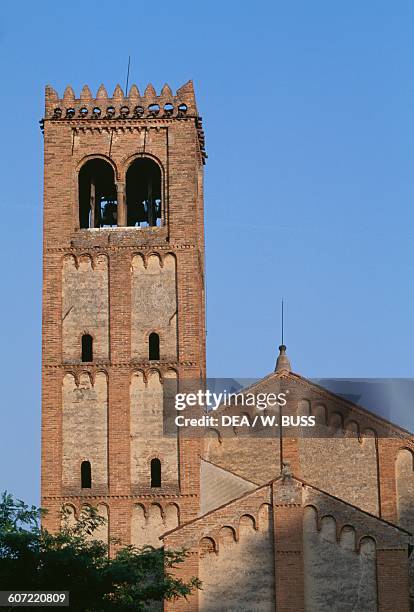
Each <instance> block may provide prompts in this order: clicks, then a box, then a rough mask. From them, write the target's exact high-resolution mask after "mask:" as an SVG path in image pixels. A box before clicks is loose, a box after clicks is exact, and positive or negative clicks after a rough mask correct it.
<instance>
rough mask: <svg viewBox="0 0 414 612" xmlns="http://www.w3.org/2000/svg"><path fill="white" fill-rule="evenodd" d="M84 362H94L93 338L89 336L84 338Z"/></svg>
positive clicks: (86, 335)
mask: <svg viewBox="0 0 414 612" xmlns="http://www.w3.org/2000/svg"><path fill="white" fill-rule="evenodd" d="M82 361H93V338H92V336H90V335H89V334H84V335H83V336H82Z"/></svg>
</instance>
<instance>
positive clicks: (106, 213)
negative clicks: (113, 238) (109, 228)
mask: <svg viewBox="0 0 414 612" xmlns="http://www.w3.org/2000/svg"><path fill="white" fill-rule="evenodd" d="M117 216H118V215H117V209H116V204H115V202H107V203H106V204H105V206H104V209H103V215H102V225H116V224H117Z"/></svg>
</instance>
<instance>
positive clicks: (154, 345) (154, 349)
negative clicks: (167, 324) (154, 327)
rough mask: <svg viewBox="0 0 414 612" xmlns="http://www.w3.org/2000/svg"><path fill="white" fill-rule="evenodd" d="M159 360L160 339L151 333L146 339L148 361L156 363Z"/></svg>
mask: <svg viewBox="0 0 414 612" xmlns="http://www.w3.org/2000/svg"><path fill="white" fill-rule="evenodd" d="M159 358H160V337H159V335H158V334H156V333H155V332H153V333H152V334H150V335H149V338H148V359H149V360H150V361H158V359H159Z"/></svg>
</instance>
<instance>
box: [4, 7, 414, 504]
mask: <svg viewBox="0 0 414 612" xmlns="http://www.w3.org/2000/svg"><path fill="white" fill-rule="evenodd" d="M413 21H414V5H413V4H412V2H408V1H399V0H396V1H395V2H393V3H390V2H384V1H382V0H375V1H374V0H366V1H365V2H357V1H356V0H351V1H350V2H347V3H338V2H336V3H333V2H329V1H328V0H325V1H321V0H313V1H312V2H309V1H306V0H302V1H300V2H299V1H292V2H279V1H275V0H273V1H262V0H256V2H254V3H251V2H241V1H240V0H239V1H238V2H236V1H233V0H230V1H227V2H217V1H215V0H210V2H203V3H201V2H198V3H188V2H175V3H171V2H165V1H163V0H159V1H158V2H140V3H138V2H132V1H130V0H123V2H122V3H118V2H114V1H111V2H108V1H106V0H101V1H100V2H95V1H94V0H89V1H88V2H78V1H76V0H73V1H71V2H69V3H68V2H63V3H57V2H53V3H52V2H41V1H37V2H35V3H34V2H28V1H22V2H20V3H16V2H4V3H2V14H1V16H0V62H1V75H2V79H1V84H0V89H1V96H0V100H1V109H2V127H1V144H2V146H1V148H0V156H1V167H2V170H3V172H2V177H3V179H2V189H1V191H0V211H1V212H0V214H1V219H2V232H1V242H0V249H1V254H2V262H3V266H2V282H1V290H2V300H1V301H0V316H1V321H2V349H3V350H2V351H1V354H0V365H1V372H2V410H1V415H0V417H1V421H0V465H1V466H2V467H1V473H0V475H1V478H0V488H5V487H7V488H8V489H9V490H12V491H14V492H15V493H16V494H18V495H20V496H22V497H25V498H26V499H28V500H30V501H37V499H38V478H39V461H38V457H39V427H40V312H41V224H42V213H41V209H42V136H41V132H40V130H39V127H38V120H39V119H40V118H41V116H42V108H43V88H44V85H45V84H46V83H48V82H50V83H51V84H52V85H53V86H54V87H55V88H56V89H57V90H58V91H59V92H60V93H62V92H63V89H64V87H65V86H66V85H67V84H68V83H70V84H71V85H72V86H73V87H74V89H75V91H76V92H79V91H80V89H81V87H82V86H83V84H84V83H87V84H88V85H89V86H90V87H91V89H92V90H95V91H96V89H97V88H98V86H99V84H100V83H101V82H104V83H105V85H106V86H107V88H108V90H111V89H112V88H114V87H115V85H116V83H117V82H118V81H119V82H120V83H121V85H123V84H124V82H125V73H126V65H127V59H128V55H129V54H131V57H132V59H131V79H130V82H134V81H135V82H136V83H137V85H138V87H139V88H140V89H141V90H142V89H143V88H144V87H145V85H146V84H147V83H148V82H149V81H151V82H152V83H153V84H154V86H155V88H156V89H157V90H159V89H160V88H161V87H162V85H163V84H164V82H166V81H167V82H168V83H169V84H170V85H171V87H172V88H173V89H176V88H177V87H179V86H180V85H182V84H183V83H184V82H186V81H187V80H188V79H189V78H192V79H193V80H194V82H195V87H196V93H197V98H198V106H199V109H200V111H201V113H202V115H203V118H204V125H205V130H206V142H207V151H208V154H209V159H208V164H207V166H206V181H205V207H206V247H207V252H206V260H207V313H208V366H209V375H210V376H221V377H223V376H239V377H256V376H258V377H259V376H262V375H264V374H266V373H268V372H269V371H271V370H272V369H273V367H274V361H275V358H276V354H277V346H278V344H279V341H280V332H279V328H280V324H279V320H280V300H281V298H282V296H284V298H285V302H286V307H285V321H286V326H285V340H286V343H287V345H288V353H289V356H290V358H291V362H292V365H293V368H294V370H295V371H297V372H299V373H301V374H303V375H305V376H308V377H320V378H327V377H331V376H333V377H371V376H375V377H383V376H384V377H410V376H412V362H413V361H412V345H413V316H412V314H413V301H414V290H413V279H414V241H413V233H414V231H413V227H414V184H413V160H414V157H413V152H412V148H413V136H414V129H413V125H414V121H413V119H414V117H413V115H414V80H413V70H412V57H413V50H414V42H413V37H412V31H413V25H414V24H413Z"/></svg>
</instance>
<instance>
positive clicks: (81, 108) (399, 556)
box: [42, 82, 414, 612]
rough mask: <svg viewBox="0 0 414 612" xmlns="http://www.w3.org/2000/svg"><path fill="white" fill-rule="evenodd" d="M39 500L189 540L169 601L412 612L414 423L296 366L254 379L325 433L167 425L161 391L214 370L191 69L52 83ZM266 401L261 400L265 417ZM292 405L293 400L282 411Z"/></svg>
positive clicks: (139, 541)
mask: <svg viewBox="0 0 414 612" xmlns="http://www.w3.org/2000/svg"><path fill="white" fill-rule="evenodd" d="M42 129H43V130H44V142H45V177H44V186H45V188H44V246H43V278H44V280H43V336H42V337H43V358H42V380H43V382H42V507H44V508H46V509H47V510H48V513H47V515H46V517H45V519H44V524H45V526H46V527H47V528H49V529H52V530H56V529H58V528H59V526H60V524H61V520H62V516H61V511H62V509H65V511H66V513H67V515H69V516H70V517H72V519H73V520H76V517H77V516H78V515H79V513H80V512H81V511H82V508H83V507H84V506H85V505H92V506H94V507H97V508H98V510H99V512H100V513H101V514H102V515H103V516H105V517H106V518H107V519H108V520H107V523H106V525H105V527H103V528H101V529H100V533H99V537H101V538H103V539H104V540H106V541H108V542H110V548H111V550H112V551H113V550H114V549H115V547H116V546H117V544H114V543H113V539H114V538H115V539H116V540H118V541H119V542H120V543H121V544H129V543H132V544H134V545H136V546H142V545H144V544H152V545H154V546H160V545H164V546H165V547H170V548H172V549H176V548H181V547H185V548H187V549H188V551H189V555H188V557H187V559H186V561H185V562H184V564H182V566H181V567H180V568H177V570H176V571H177V573H179V574H180V575H183V576H185V577H191V576H199V577H200V579H201V580H202V583H203V588H202V589H201V590H199V591H197V592H195V593H194V594H193V595H192V596H191V597H190V598H189V599H188V600H180V601H175V602H168V603H166V604H165V609H166V610H170V611H174V612H175V611H180V610H188V611H200V612H214V611H222V610H223V611H225V610H228V611H238V612H239V611H244V612H253V611H260V612H261V611H263V612H264V611H266V612H267V611H268V610H269V611H270V610H278V611H283V612H288V611H292V612H299V611H301V610H307V611H310V612H324V611H328V610H329V611H331V610H338V611H339V610H361V611H371V610H372V611H374V610H380V611H381V612H383V611H390V612H391V611H394V610H401V611H407V612H408V610H410V597H409V573H410V555H411V543H412V536H411V532H412V531H413V530H414V501H413V500H414V472H413V457H414V440H413V437H412V436H411V435H410V434H409V433H407V432H405V431H404V430H402V429H401V428H398V427H397V426H394V425H392V424H390V423H388V422H386V421H384V420H382V419H380V418H379V417H377V416H375V415H374V414H372V413H370V412H368V411H366V410H364V409H362V408H361V407H358V406H356V405H353V404H352V403H350V402H347V401H346V400H344V399H343V398H340V397H338V396H335V395H333V394H332V393H329V392H328V391H326V390H325V389H322V388H320V387H318V386H317V385H314V384H312V383H311V382H309V381H307V380H306V379H304V378H303V377H301V376H299V375H297V374H294V373H293V372H292V370H291V366H290V363H289V360H288V359H287V357H286V354H285V348H284V347H282V348H281V354H280V356H279V358H278V362H277V366H276V369H275V372H273V373H272V374H270V375H269V376H267V377H265V378H264V379H263V380H261V381H260V382H259V383H257V384H256V386H255V390H256V392H269V391H272V392H284V391H286V389H288V390H289V401H288V402H287V404H286V406H285V407H284V408H283V411H284V414H285V415H303V416H310V415H313V416H315V417H317V424H318V428H319V430H318V432H319V435H313V436H312V437H307V436H306V435H301V434H298V433H297V432H295V431H292V430H291V429H289V430H288V431H286V432H284V431H282V428H279V429H277V430H275V433H274V435H270V436H269V435H260V432H259V434H255V435H249V434H246V433H245V432H244V431H242V430H238V429H237V428H234V430H233V431H232V435H231V436H229V435H227V434H226V433H225V432H224V431H222V430H221V429H220V427H217V428H212V429H211V430H209V431H207V433H206V436H205V437H197V436H186V435H181V434H177V435H176V436H166V435H164V430H163V388H164V387H165V386H166V382H168V384H169V385H171V384H172V385H173V387H174V386H175V388H177V389H178V388H179V385H180V384H181V382H182V381H185V379H189V380H191V379H201V380H203V379H204V378H205V376H206V364H205V295H204V287H205V283H204V225H203V167H204V163H205V160H206V153H205V143H204V133H203V126H202V119H201V117H200V115H199V113H198V110H197V106H196V100H195V96H194V91H193V86H192V83H191V82H189V83H187V84H186V85H184V86H183V87H181V88H180V89H178V90H177V92H176V93H175V94H173V92H172V91H171V89H170V88H169V86H168V85H165V86H164V87H163V89H162V91H161V92H160V94H159V95H157V93H156V92H155V90H154V88H153V87H152V86H151V85H149V86H148V87H147V88H146V90H145V92H144V93H143V94H140V92H139V91H138V89H137V87H136V86H135V85H133V86H132V87H131V89H130V91H129V92H127V93H124V92H123V91H122V89H121V88H120V87H119V86H117V87H116V89H115V91H114V92H113V94H112V97H110V96H108V93H107V92H106V90H105V88H104V87H103V86H101V87H100V88H99V90H98V92H97V93H96V96H93V95H92V93H91V91H90V90H89V88H88V87H87V86H85V87H84V88H83V90H82V91H81V93H80V95H79V97H76V95H75V93H74V91H73V90H72V88H71V87H68V88H66V90H65V92H64V95H63V97H62V98H60V97H59V96H58V94H57V93H56V92H55V91H54V90H53V89H52V88H51V87H47V88H46V105H45V117H44V120H43V121H42ZM255 410H256V409H255V408H254V407H252V408H251V409H249V411H248V415H247V416H248V418H253V417H254V415H255ZM281 410H282V409H281Z"/></svg>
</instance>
